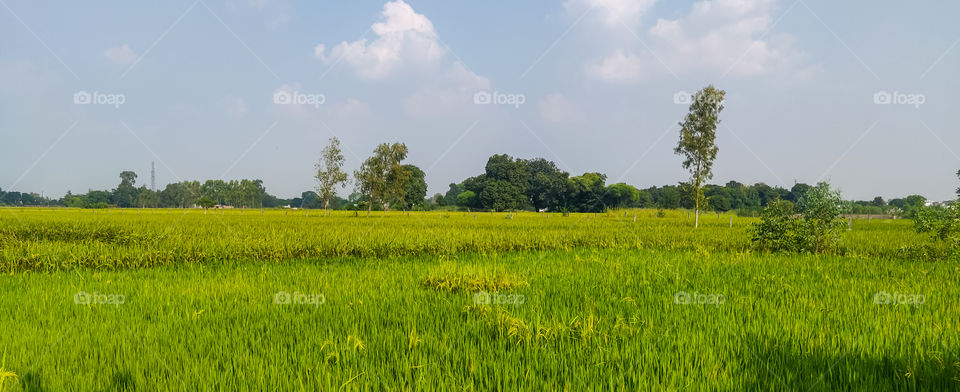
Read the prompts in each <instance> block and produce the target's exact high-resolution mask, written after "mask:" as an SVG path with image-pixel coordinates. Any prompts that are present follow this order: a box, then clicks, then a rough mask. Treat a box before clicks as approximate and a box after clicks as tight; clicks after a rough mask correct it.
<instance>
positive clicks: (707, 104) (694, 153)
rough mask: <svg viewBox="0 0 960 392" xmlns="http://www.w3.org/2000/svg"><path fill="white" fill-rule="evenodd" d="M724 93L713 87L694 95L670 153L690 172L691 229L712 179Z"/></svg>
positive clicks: (698, 215)
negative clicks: (693, 217) (677, 157)
mask: <svg viewBox="0 0 960 392" xmlns="http://www.w3.org/2000/svg"><path fill="white" fill-rule="evenodd" d="M725 94H726V92H725V91H723V90H718V89H716V88H714V87H713V86H712V85H711V86H707V87H706V88H704V89H702V90H700V91H697V93H696V94H694V95H693V102H692V103H691V104H690V109H689V113H687V115H686V117H684V120H683V122H681V123H680V141H679V142H678V143H677V147H676V148H675V149H674V150H673V151H674V153H676V154H677V155H680V156H682V157H683V158H684V160H683V167H684V168H685V169H687V170H689V171H690V185H691V192H692V196H693V201H694V208H695V210H696V218H695V220H694V227H700V204H701V202H702V201H703V183H704V182H705V181H707V180H709V179H711V178H713V170H712V168H713V161H714V160H716V159H717V152H718V151H719V150H720V149H719V147H717V143H716V139H717V124H719V123H720V112H721V111H723V97H724V95H725Z"/></svg>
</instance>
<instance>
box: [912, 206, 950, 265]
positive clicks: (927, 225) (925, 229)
mask: <svg viewBox="0 0 960 392" xmlns="http://www.w3.org/2000/svg"><path fill="white" fill-rule="evenodd" d="M913 223H914V228H915V229H916V230H917V233H920V234H929V235H930V237H931V239H932V240H933V244H930V245H929V248H930V249H934V250H937V251H939V253H940V254H941V255H942V256H941V257H937V258H939V259H943V258H950V259H960V200H958V201H956V202H954V203H953V205H951V206H949V207H946V208H945V207H923V208H920V209H918V210H917V212H916V216H915V217H914V220H913Z"/></svg>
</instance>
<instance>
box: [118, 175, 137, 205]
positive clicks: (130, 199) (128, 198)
mask: <svg viewBox="0 0 960 392" xmlns="http://www.w3.org/2000/svg"><path fill="white" fill-rule="evenodd" d="M136 183H137V173H134V172H132V171H129V170H127V171H123V172H120V185H118V186H117V189H116V190H115V191H114V193H113V199H114V203H116V205H117V206H120V207H132V206H133V203H134V202H135V201H136V198H137V188H135V187H134V185H135V184H136Z"/></svg>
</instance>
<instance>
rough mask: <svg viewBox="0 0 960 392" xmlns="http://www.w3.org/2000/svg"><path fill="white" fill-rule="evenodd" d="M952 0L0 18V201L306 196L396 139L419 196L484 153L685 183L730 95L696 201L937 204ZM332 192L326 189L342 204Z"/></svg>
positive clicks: (949, 173) (269, 0)
mask: <svg viewBox="0 0 960 392" xmlns="http://www.w3.org/2000/svg"><path fill="white" fill-rule="evenodd" d="M958 15H960V2H956V1H952V0H943V1H923V2H906V1H866V0H851V1H843V2H837V1H828V0H825V1H821V0H783V1H775V0H701V1H666V0H566V1H469V2H467V1H440V0H434V1H422V0H420V1H418V0H396V1H390V2H385V1H383V0H381V1H359V0H357V1H349V2H341V1H287V0H185V1H179V0H170V1H162V2H128V1H95V2H77V1H69V2H68V1H57V2H37V1H28V0H0V188H2V189H3V190H7V191H9V190H18V191H32V192H43V193H44V195H46V196H53V197H59V196H61V195H63V194H64V193H66V192H67V191H68V190H71V191H73V192H74V193H83V192H86V191H87V190H88V189H111V188H114V187H116V185H117V184H118V183H119V177H118V175H119V173H120V172H121V171H123V170H133V171H135V172H136V173H137V174H138V175H139V178H138V184H146V185H148V186H149V183H150V164H151V162H156V176H157V187H158V188H161V189H162V188H163V186H165V185H166V184H167V183H170V182H176V181H181V180H201V181H203V180H206V179H224V180H230V179H239V178H259V179H262V180H263V182H264V185H265V186H266V188H267V190H268V191H269V192H270V193H272V194H275V195H277V196H280V197H294V196H299V194H300V193H301V192H302V191H305V190H309V189H312V188H313V187H314V185H315V183H314V181H313V178H312V172H313V170H314V164H315V162H316V161H317V159H318V158H319V156H320V151H321V149H322V148H323V147H324V145H326V143H327V140H328V139H329V138H331V137H338V138H339V139H340V140H341V141H342V143H343V147H344V155H345V156H346V165H345V167H346V169H348V170H349V171H350V172H352V171H353V170H354V169H356V168H357V167H358V166H359V165H360V163H361V162H362V160H363V159H365V158H366V157H367V156H369V155H370V153H371V152H372V150H373V149H374V147H375V146H376V145H377V144H379V143H383V142H404V143H406V145H407V146H408V147H409V155H408V159H407V161H408V162H409V163H412V164H415V165H417V166H419V167H421V168H422V169H423V170H424V171H425V172H426V173H427V183H428V186H429V192H430V194H433V193H438V192H439V193H443V192H446V190H447V185H448V184H449V183H451V182H459V181H462V180H463V179H465V178H467V177H469V176H473V175H477V174H480V173H482V172H483V167H484V165H485V163H486V160H487V158H488V157H489V156H491V155H493V154H497V153H506V154H509V155H511V156H515V157H522V158H534V157H543V158H546V159H549V160H552V161H554V162H556V163H557V164H558V166H559V167H560V168H561V169H564V170H566V171H568V172H570V173H571V174H572V175H579V174H582V173H584V172H601V173H605V174H606V175H607V176H608V180H607V183H608V184H612V183H616V182H626V183H629V184H632V185H635V186H637V187H644V188H645V187H649V186H654V185H656V186H660V185H665V184H676V183H678V182H680V181H683V180H686V179H687V177H688V174H687V172H686V171H685V170H684V169H683V168H682V167H681V165H680V163H681V159H680V157H679V156H677V155H675V154H674V153H673V148H674V146H675V145H676V141H677V138H678V135H679V126H678V125H677V123H678V122H679V121H681V120H682V119H683V116H684V114H686V111H687V106H688V98H689V94H690V93H692V92H694V91H696V90H698V89H700V88H703V87H705V86H707V85H710V84H712V85H714V86H716V87H718V88H720V89H723V90H725V91H726V92H727V96H726V100H725V102H724V106H725V109H724V111H723V113H722V114H721V120H722V122H721V124H720V126H719V128H718V135H717V144H718V146H719V148H720V152H719V155H718V157H717V161H716V163H715V165H714V179H713V181H712V182H713V183H719V184H723V183H726V182H727V181H730V180H736V181H740V182H743V183H749V184H753V183H756V182H765V183H767V184H770V185H779V186H783V187H787V188H789V187H791V186H792V185H793V184H794V183H795V182H805V183H811V184H812V183H815V182H818V181H822V180H827V181H830V182H831V183H832V184H833V185H835V186H837V187H838V188H840V189H841V190H842V191H843V194H844V196H845V197H846V198H848V199H857V200H865V199H872V198H873V197H874V196H882V197H884V198H887V199H889V198H892V197H901V196H905V195H908V194H921V195H925V196H927V197H928V198H930V199H933V200H947V199H950V198H952V196H953V195H954V189H955V188H956V187H957V179H956V176H955V173H956V172H957V170H958V169H960V155H958V154H960V131H958V122H957V121H956V110H957V106H958V105H957V104H958V103H960V77H958V74H957V70H958V69H960V24H958V23H956V19H957V16H958ZM348 193H349V189H348V190H346V191H343V192H341V194H342V196H346V194H348Z"/></svg>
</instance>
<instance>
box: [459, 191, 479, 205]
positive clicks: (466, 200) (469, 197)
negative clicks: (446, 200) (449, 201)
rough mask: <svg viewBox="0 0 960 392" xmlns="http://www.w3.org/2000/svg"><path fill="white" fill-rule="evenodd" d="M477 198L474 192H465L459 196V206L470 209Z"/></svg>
mask: <svg viewBox="0 0 960 392" xmlns="http://www.w3.org/2000/svg"><path fill="white" fill-rule="evenodd" d="M476 197H477V194H476V193H473V191H463V192H461V193H460V194H459V195H457V205H458V206H460V207H470V206H472V205H473V199H475V198H476Z"/></svg>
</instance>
